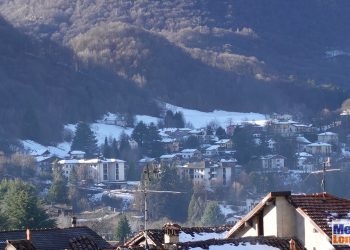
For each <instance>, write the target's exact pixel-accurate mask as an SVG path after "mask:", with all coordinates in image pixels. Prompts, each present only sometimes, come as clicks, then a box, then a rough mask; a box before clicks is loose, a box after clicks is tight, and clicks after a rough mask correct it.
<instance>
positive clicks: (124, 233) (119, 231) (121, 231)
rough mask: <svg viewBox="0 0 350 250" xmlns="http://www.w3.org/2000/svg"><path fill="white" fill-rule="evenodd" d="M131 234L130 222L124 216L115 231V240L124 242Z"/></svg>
mask: <svg viewBox="0 0 350 250" xmlns="http://www.w3.org/2000/svg"><path fill="white" fill-rule="evenodd" d="M130 233H131V228H130V225H129V221H128V219H127V218H126V216H125V215H122V217H121V218H120V220H119V222H118V224H117V227H116V229H115V233H114V238H115V240H118V241H120V242H124V241H125V239H126V238H127V237H128V235H129V234H130Z"/></svg>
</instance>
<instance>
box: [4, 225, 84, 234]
mask: <svg viewBox="0 0 350 250" xmlns="http://www.w3.org/2000/svg"><path fill="white" fill-rule="evenodd" d="M73 228H88V229H90V230H91V228H89V227H88V226H76V227H65V228H59V227H51V228H29V230H30V231H32V232H33V231H34V232H38V231H54V230H67V229H68V230H70V229H73ZM26 230H27V228H26V229H11V230H0V233H3V232H22V231H23V232H25V231H26Z"/></svg>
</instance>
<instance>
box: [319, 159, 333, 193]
mask: <svg viewBox="0 0 350 250" xmlns="http://www.w3.org/2000/svg"><path fill="white" fill-rule="evenodd" d="M330 163H331V160H330V158H329V157H327V160H326V161H324V162H323V176H322V182H321V187H322V192H323V193H326V171H327V170H326V167H329V166H330Z"/></svg>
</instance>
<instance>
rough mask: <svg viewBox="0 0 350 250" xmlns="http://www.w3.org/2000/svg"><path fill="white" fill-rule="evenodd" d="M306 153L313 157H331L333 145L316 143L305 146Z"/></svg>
mask: <svg viewBox="0 0 350 250" xmlns="http://www.w3.org/2000/svg"><path fill="white" fill-rule="evenodd" d="M305 152H307V153H309V154H312V155H330V154H331V153H332V145H331V144H329V143H324V142H314V143H311V144H308V145H306V146H305Z"/></svg>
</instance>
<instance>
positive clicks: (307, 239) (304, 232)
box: [296, 212, 335, 250]
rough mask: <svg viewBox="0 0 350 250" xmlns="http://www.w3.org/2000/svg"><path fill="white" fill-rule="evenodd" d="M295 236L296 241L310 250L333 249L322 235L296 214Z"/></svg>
mask: <svg viewBox="0 0 350 250" xmlns="http://www.w3.org/2000/svg"><path fill="white" fill-rule="evenodd" d="M296 234H297V238H298V240H299V241H300V242H301V243H302V244H303V245H304V246H305V248H306V249H311V250H331V249H332V250H333V249H335V248H334V247H333V246H332V245H331V243H330V242H329V241H328V240H327V238H326V237H325V236H324V234H323V233H320V232H318V231H317V230H316V228H315V227H314V226H313V224H312V223H311V222H310V220H309V219H308V218H305V217H303V216H302V215H301V214H300V213H298V212H296Z"/></svg>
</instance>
